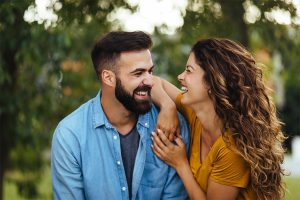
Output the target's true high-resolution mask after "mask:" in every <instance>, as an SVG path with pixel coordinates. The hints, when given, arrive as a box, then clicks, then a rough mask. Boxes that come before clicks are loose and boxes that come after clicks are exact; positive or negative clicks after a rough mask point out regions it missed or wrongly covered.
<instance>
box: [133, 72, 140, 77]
mask: <svg viewBox="0 0 300 200" xmlns="http://www.w3.org/2000/svg"><path fill="white" fill-rule="evenodd" d="M134 75H135V76H141V75H142V73H141V72H139V73H135V74H134Z"/></svg>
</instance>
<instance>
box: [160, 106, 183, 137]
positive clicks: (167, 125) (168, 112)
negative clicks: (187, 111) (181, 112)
mask: <svg viewBox="0 0 300 200" xmlns="http://www.w3.org/2000/svg"><path fill="white" fill-rule="evenodd" d="M157 129H160V130H162V131H163V133H164V134H165V135H166V137H167V138H168V139H169V140H170V141H173V140H174V137H175V136H176V137H180V123H179V119H178V115H177V110H176V106H175V104H174V103H173V104H170V105H168V106H162V108H161V110H160V112H159V114H158V117H157V123H156V130H157Z"/></svg>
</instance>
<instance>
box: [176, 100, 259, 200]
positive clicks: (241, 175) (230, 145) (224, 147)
mask: <svg viewBox="0 0 300 200" xmlns="http://www.w3.org/2000/svg"><path fill="white" fill-rule="evenodd" d="M181 97H182V95H181V94H180V95H178V97H177V98H176V106H177V108H178V109H179V110H180V112H181V113H182V114H183V115H184V116H185V117H186V119H187V120H188V122H189V125H190V129H191V146H190V159H189V161H190V167H191V170H192V172H193V174H194V177H195V179H196V180H197V182H198V184H199V185H200V187H201V189H202V190H203V191H204V192H205V193H206V192H207V184H208V179H211V180H213V181H214V182H216V183H220V184H223V185H228V186H235V187H239V188H240V189H241V190H240V191H241V192H240V194H239V196H238V199H256V198H255V193H254V191H253V190H252V188H251V186H250V184H248V183H249V181H250V169H249V167H248V165H247V163H246V162H245V161H244V159H243V158H242V157H241V156H240V155H238V154H237V153H236V152H234V151H233V149H234V148H235V144H234V140H233V137H232V134H231V132H230V131H229V130H228V131H226V133H225V134H224V135H225V137H227V136H228V137H227V138H228V140H224V138H223V137H224V136H220V137H219V138H218V139H217V141H216V142H215V143H214V144H213V146H212V148H211V150H210V151H209V153H208V154H207V156H206V157H205V159H204V161H203V163H201V160H200V155H201V153H200V151H201V146H200V145H201V142H200V140H201V134H202V128H201V124H200V121H199V119H198V118H197V116H196V114H195V112H194V111H193V110H191V109H190V108H189V107H187V106H184V105H182V104H181Z"/></svg>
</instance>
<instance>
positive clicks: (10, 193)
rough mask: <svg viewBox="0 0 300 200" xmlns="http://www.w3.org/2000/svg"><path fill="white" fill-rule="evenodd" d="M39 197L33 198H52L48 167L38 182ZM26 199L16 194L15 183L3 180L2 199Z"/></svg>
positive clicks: (48, 199) (38, 199) (43, 199)
mask: <svg viewBox="0 0 300 200" xmlns="http://www.w3.org/2000/svg"><path fill="white" fill-rule="evenodd" d="M37 189H38V192H39V197H38V198H36V199H34V200H52V199H53V197H52V185H51V176H50V167H46V168H45V171H44V173H43V176H42V178H41V180H40V182H39V183H38V188H37ZM11 199H13V200H27V199H26V198H23V197H21V196H20V195H18V191H17V187H16V185H15V184H14V183H13V182H11V181H8V180H6V181H4V200H11Z"/></svg>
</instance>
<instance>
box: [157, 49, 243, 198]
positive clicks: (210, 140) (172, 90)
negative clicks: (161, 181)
mask: <svg viewBox="0 0 300 200" xmlns="http://www.w3.org/2000/svg"><path fill="white" fill-rule="evenodd" d="M203 76H204V71H203V69H202V68H201V67H200V66H199V65H198V64H197V62H196V59H195V56H194V54H193V53H191V54H190V56H189V59H188V61H187V64H186V67H185V71H184V72H182V73H181V74H180V75H179V76H178V79H179V81H180V83H181V85H182V86H184V87H185V88H186V89H187V91H185V92H183V95H182V99H181V100H182V102H181V103H182V104H184V105H187V106H189V107H190V108H191V109H192V110H193V111H195V113H196V115H197V118H198V119H199V120H200V122H201V124H202V126H203V129H202V135H201V156H200V158H199V159H200V162H203V160H204V159H205V158H206V156H207V154H208V152H209V151H210V148H211V146H212V145H213V144H214V143H215V142H216V140H217V138H218V137H219V136H220V135H221V134H222V130H223V129H224V128H223V122H222V120H221V119H219V118H218V116H217V115H216V112H215V110H214V105H213V102H212V101H211V99H210V98H209V95H208V90H209V88H208V87H207V86H206V84H205V82H204V80H203ZM154 80H155V81H154V82H155V84H154V87H153V90H152V93H153V100H154V101H160V103H159V104H160V105H161V106H164V105H168V106H169V109H175V104H174V102H175V100H176V97H177V96H178V95H179V93H180V92H181V91H180V90H179V89H177V88H176V87H175V86H173V85H172V84H170V83H168V82H167V81H165V80H162V79H160V78H158V77H155V78H154ZM155 94H160V96H159V98H158V97H156V98H154V96H155ZM171 102H173V103H171ZM174 117H175V116H174V115H173V114H172V113H171V115H170V117H167V118H165V119H164V121H167V120H173V119H172V118H174ZM168 123H170V122H168ZM152 139H153V147H152V148H153V151H154V153H155V154H156V155H157V156H158V157H159V158H160V159H162V160H164V161H165V162H166V163H168V164H169V165H171V166H172V167H173V168H175V169H176V171H177V172H178V174H179V176H180V177H181V179H182V181H183V183H184V185H185V188H186V190H187V192H188V194H189V197H190V199H218V200H232V199H236V198H237V197H238V194H239V188H238V187H232V186H226V185H222V184H219V183H216V182H214V181H213V180H211V179H209V181H208V188H207V192H206V193H205V192H204V191H203V190H202V189H201V187H200V186H199V185H198V183H197V182H196V180H195V178H194V176H193V173H192V171H191V169H190V166H189V162H188V158H187V156H186V148H185V145H184V143H183V142H182V139H181V138H180V137H176V138H175V140H174V141H175V144H174V143H172V142H170V140H169V139H168V138H167V137H166V135H165V133H164V131H162V130H159V129H158V130H157V131H156V132H153V137H152Z"/></svg>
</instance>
